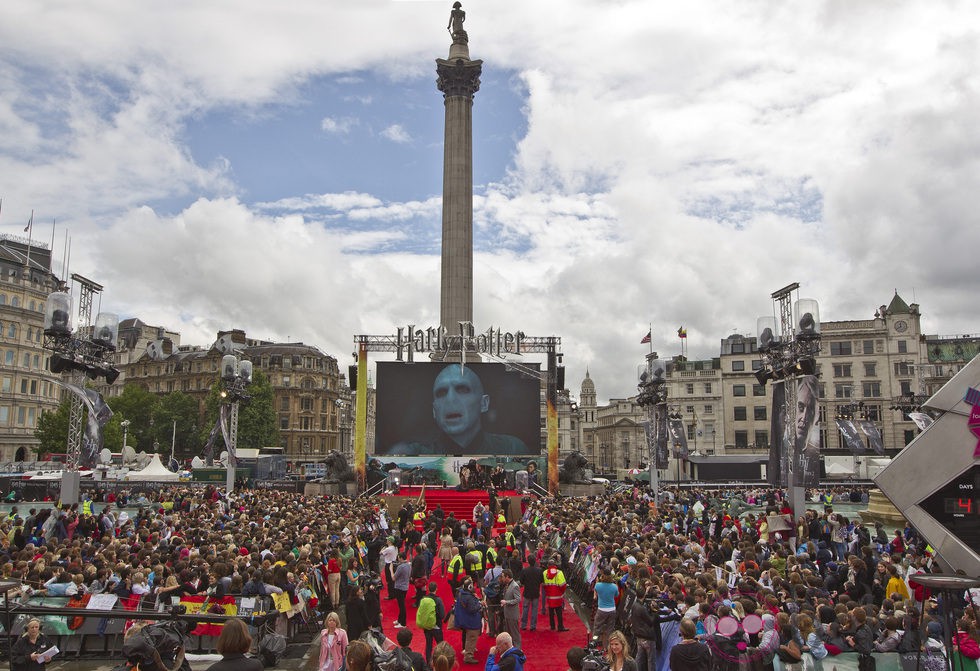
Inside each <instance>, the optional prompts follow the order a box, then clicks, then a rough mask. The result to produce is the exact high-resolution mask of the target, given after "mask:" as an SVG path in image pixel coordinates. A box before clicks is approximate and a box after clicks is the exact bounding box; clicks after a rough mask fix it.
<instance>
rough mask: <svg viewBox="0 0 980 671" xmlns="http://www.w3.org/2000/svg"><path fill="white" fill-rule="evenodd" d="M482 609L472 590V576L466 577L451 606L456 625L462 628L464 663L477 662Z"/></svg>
mask: <svg viewBox="0 0 980 671" xmlns="http://www.w3.org/2000/svg"><path fill="white" fill-rule="evenodd" d="M483 609H484V606H483V603H481V602H480V600H479V599H477V598H476V594H475V593H474V592H473V578H470V577H467V578H466V579H465V580H464V581H463V586H462V587H460V588H459V591H458V592H457V593H456V604H455V606H453V617H454V618H455V620H456V626H457V627H459V628H460V629H462V630H463V662H464V663H466V664H478V663H479V660H477V658H476V641H477V639H478V638H480V630H481V629H482V628H483Z"/></svg>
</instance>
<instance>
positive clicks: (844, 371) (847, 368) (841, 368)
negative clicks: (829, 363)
mask: <svg viewBox="0 0 980 671" xmlns="http://www.w3.org/2000/svg"><path fill="white" fill-rule="evenodd" d="M834 377H851V364H849V363H835V364H834Z"/></svg>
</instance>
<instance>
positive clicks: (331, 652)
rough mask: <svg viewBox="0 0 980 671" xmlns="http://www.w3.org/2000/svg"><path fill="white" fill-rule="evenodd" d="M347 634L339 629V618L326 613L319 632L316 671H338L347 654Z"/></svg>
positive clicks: (333, 614)
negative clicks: (318, 661)
mask: <svg viewBox="0 0 980 671" xmlns="http://www.w3.org/2000/svg"><path fill="white" fill-rule="evenodd" d="M347 646H348V640H347V632H346V631H344V630H343V629H341V628H340V616H339V615H337V613H334V612H331V613H327V617H326V618H324V620H323V631H321V632H320V664H319V666H317V671H340V669H341V668H343V666H344V657H345V656H346V654H347Z"/></svg>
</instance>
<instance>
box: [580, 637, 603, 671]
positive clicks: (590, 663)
mask: <svg viewBox="0 0 980 671" xmlns="http://www.w3.org/2000/svg"><path fill="white" fill-rule="evenodd" d="M608 669H609V662H608V661H606V657H605V656H604V655H603V654H602V650H601V649H600V647H599V637H598V636H593V637H592V638H591V639H589V644H588V645H587V646H585V657H583V658H582V671H608Z"/></svg>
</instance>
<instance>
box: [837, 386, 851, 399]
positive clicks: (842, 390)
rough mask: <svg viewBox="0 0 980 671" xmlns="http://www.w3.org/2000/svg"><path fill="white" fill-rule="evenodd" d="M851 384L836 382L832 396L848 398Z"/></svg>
mask: <svg viewBox="0 0 980 671" xmlns="http://www.w3.org/2000/svg"><path fill="white" fill-rule="evenodd" d="M850 397H851V385H849V384H841V383H837V384H835V385H834V398H850Z"/></svg>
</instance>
